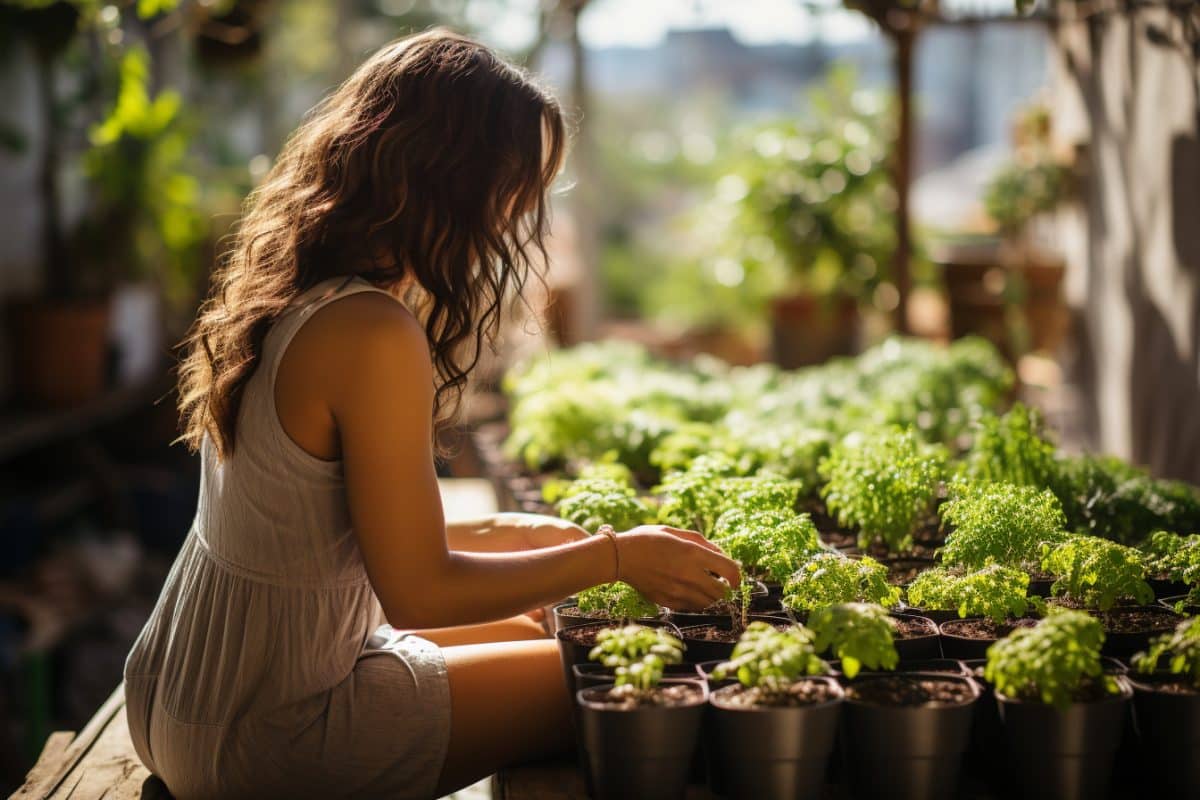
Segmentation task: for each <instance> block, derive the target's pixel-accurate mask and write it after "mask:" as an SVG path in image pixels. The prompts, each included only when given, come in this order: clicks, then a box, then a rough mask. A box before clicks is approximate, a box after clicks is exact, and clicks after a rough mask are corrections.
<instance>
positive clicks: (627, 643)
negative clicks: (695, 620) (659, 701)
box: [588, 625, 683, 692]
mask: <svg viewBox="0 0 1200 800" xmlns="http://www.w3.org/2000/svg"><path fill="white" fill-rule="evenodd" d="M588 659H589V660H591V661H598V662H600V663H601V664H603V665H604V666H606V667H608V668H609V669H612V670H613V673H614V674H615V676H616V680H615V681H614V684H615V685H616V686H628V687H629V691H633V692H648V691H650V690H651V689H653V688H654V687H656V686H658V684H659V682H661V681H662V676H663V668H664V667H665V666H666V665H667V664H678V663H680V662H681V661H683V642H681V641H679V640H678V639H676V638H675V637H674V636H672V635H671V634H669V633H667V632H666V631H664V630H663V629H661V628H647V627H645V626H644V625H626V626H624V627H621V628H604V629H602V630H601V631H599V632H598V633H597V634H596V646H595V647H593V648H592V650H591V652H590V653H588Z"/></svg>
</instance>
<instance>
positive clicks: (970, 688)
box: [574, 604, 1200, 800]
mask: <svg viewBox="0 0 1200 800" xmlns="http://www.w3.org/2000/svg"><path fill="white" fill-rule="evenodd" d="M894 630H895V628H894V624H893V622H892V621H891V619H890V618H889V616H888V614H887V612H886V610H885V609H883V608H882V607H880V606H877V605H870V604H839V605H834V606H825V607H822V608H820V609H817V610H815V611H814V612H813V613H812V614H811V615H810V618H809V620H808V622H807V623H806V624H798V623H797V624H790V625H786V626H780V625H776V624H772V623H769V622H766V621H760V622H751V623H750V624H749V625H748V626H747V627H746V629H745V631H744V632H743V633H742V635H741V637H740V638H739V641H738V642H737V645H736V647H735V648H734V649H733V651H732V653H731V655H730V658H728V659H727V660H724V661H720V662H709V663H707V664H702V665H700V667H699V669H698V671H693V670H689V669H688V668H687V667H684V666H681V665H682V663H683V661H684V653H685V645H684V643H683V642H682V641H681V640H680V639H679V638H678V637H677V636H676V635H675V634H674V632H671V631H669V630H668V629H665V628H661V627H660V628H652V627H646V626H639V625H629V626H616V627H604V628H601V629H600V630H599V631H598V632H597V633H596V634H595V637H594V638H595V644H594V645H593V646H592V647H591V648H590V649H589V651H588V658H589V659H590V660H591V662H593V663H592V664H590V665H586V666H581V665H575V666H574V670H575V674H576V675H578V676H580V677H581V678H583V679H585V680H586V685H581V686H580V687H579V688H578V689H577V690H576V691H575V700H576V704H577V709H578V715H579V716H578V722H579V725H580V746H581V752H582V755H583V757H584V758H583V763H584V764H585V766H586V770H587V774H588V779H589V785H590V787H591V790H592V792H593V794H594V796H596V797H598V798H601V800H607V798H618V797H620V798H640V797H646V798H649V797H654V798H671V797H682V796H683V793H684V790H685V788H686V786H687V784H688V783H689V781H693V782H694V781H695V780H697V779H699V778H701V776H706V778H707V781H708V783H709V785H710V787H711V788H712V789H713V790H714V791H715V792H717V793H718V794H721V795H723V796H731V797H739V798H802V797H819V796H821V793H822V790H823V787H824V785H825V784H826V782H827V780H828V777H829V775H830V772H829V769H830V766H831V759H832V758H833V757H834V756H835V753H836V754H837V756H838V757H839V758H840V761H841V763H840V765H834V769H835V773H836V771H837V769H839V768H840V769H841V772H840V773H836V774H839V775H840V776H841V777H842V778H844V780H845V781H846V782H847V783H848V784H849V786H850V789H851V791H852V792H853V794H854V796H857V797H880V798H882V797H887V798H896V797H914V798H915V797H922V798H927V797H954V796H956V795H955V792H956V791H957V787H958V785H959V778H960V772H961V770H962V766H963V763H964V756H965V755H967V754H968V750H971V756H972V757H978V756H980V755H983V756H986V758H984V759H982V760H979V759H977V758H976V761H974V762H972V761H971V760H970V759H968V765H971V764H972V763H974V764H975V765H978V764H979V763H983V764H985V767H984V769H983V771H982V772H981V773H980V774H981V775H982V776H983V777H986V778H987V779H989V780H990V781H991V782H992V784H993V786H995V787H996V788H1004V789H1006V790H1008V791H1010V792H1012V793H1014V794H1015V796H1020V797H1046V798H1103V797H1106V796H1108V793H1109V790H1110V784H1111V779H1112V775H1113V764H1114V760H1115V758H1116V756H1117V753H1118V750H1119V748H1120V747H1121V745H1122V737H1125V738H1126V739H1128V740H1129V741H1128V742H1127V744H1129V745H1132V747H1131V750H1130V752H1132V753H1133V754H1134V758H1138V759H1140V762H1139V763H1141V764H1143V766H1145V767H1146V768H1147V769H1148V770H1149V771H1150V773H1151V774H1150V775H1148V776H1146V777H1148V778H1149V779H1151V780H1153V781H1155V782H1158V783H1159V784H1160V785H1161V786H1162V787H1163V788H1165V789H1168V790H1170V791H1172V792H1176V793H1175V794H1171V795H1169V796H1179V797H1184V796H1195V793H1196V792H1197V791H1200V770H1198V769H1197V768H1196V767H1195V764H1196V763H1197V762H1196V759H1195V758H1194V756H1195V755H1196V754H1197V753H1196V750H1197V748H1198V747H1200V733H1198V730H1197V728H1196V725H1197V724H1200V624H1197V623H1194V622H1193V620H1191V619H1188V620H1185V621H1184V622H1182V623H1180V624H1179V626H1178V627H1177V628H1176V629H1175V630H1173V631H1171V632H1169V633H1167V634H1165V635H1163V636H1161V637H1159V638H1157V639H1156V640H1155V641H1154V642H1153V643H1152V644H1151V646H1150V647H1149V648H1148V650H1147V651H1146V652H1144V653H1140V654H1139V655H1137V656H1136V657H1135V658H1134V659H1133V665H1134V669H1135V673H1134V674H1132V675H1130V676H1128V677H1127V676H1126V675H1125V674H1124V672H1125V671H1124V666H1123V665H1120V664H1117V663H1115V662H1108V663H1106V661H1105V659H1103V658H1102V656H1101V649H1102V644H1103V641H1104V632H1103V629H1102V628H1101V626H1100V625H1099V623H1098V621H1097V620H1096V619H1095V618H1094V617H1092V616H1090V615H1088V614H1084V613H1082V612H1079V611H1074V610H1070V609H1056V610H1054V611H1052V612H1051V613H1050V614H1049V615H1047V616H1046V617H1045V618H1044V619H1043V620H1041V621H1040V622H1038V623H1037V624H1036V625H1035V626H1033V627H1029V628H1020V629H1017V630H1014V631H1013V632H1012V633H1011V634H1010V635H1009V636H1007V637H1005V638H1004V639H1002V640H1000V641H999V642H997V643H996V644H994V645H993V646H992V647H991V648H990V649H989V651H988V654H987V658H986V660H985V661H982V662H980V663H979V666H978V667H976V668H975V669H973V670H972V669H970V668H969V667H968V666H966V665H965V664H964V663H963V662H948V663H947V664H928V665H924V664H923V665H917V666H918V667H921V668H919V669H913V668H912V667H911V666H910V667H905V666H904V664H903V662H901V661H900V659H899V656H898V653H897V651H896V648H895V646H894V639H893V634H894ZM823 656H834V657H836V660H831V661H827V660H825V658H823ZM1163 662H1166V668H1165V669H1164V668H1162V664H1163ZM1131 712H1132V713H1131ZM1131 723H1132V724H1131ZM1127 728H1128V729H1129V730H1128V731H1127ZM1130 731H1132V733H1130ZM700 752H702V753H703V759H702V761H698V760H697V754H698V753H700ZM988 768H990V771H989V769H988Z"/></svg>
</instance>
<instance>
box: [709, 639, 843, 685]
mask: <svg viewBox="0 0 1200 800" xmlns="http://www.w3.org/2000/svg"><path fill="white" fill-rule="evenodd" d="M813 638H814V637H813V634H812V632H811V631H809V630H808V629H807V628H805V627H804V626H802V625H793V626H791V627H789V628H787V629H786V630H777V629H776V628H775V627H774V626H772V625H770V624H768V623H766V622H751V623H750V624H749V625H748V626H747V627H746V630H745V632H744V633H743V634H742V636H741V638H740V639H738V643H737V645H736V646H735V647H734V648H733V656H732V657H731V658H730V659H729V660H728V661H726V662H724V663H722V664H719V665H717V668H716V669H715V670H713V677H714V678H715V679H717V680H724V679H725V678H726V677H727V676H729V675H736V676H737V679H738V682H739V683H741V684H742V686H745V687H747V688H753V689H759V690H760V691H762V692H765V693H767V694H775V693H781V692H785V691H787V688H788V687H789V686H791V685H792V684H793V683H795V682H796V680H797V679H799V678H801V677H803V676H805V675H822V674H824V673H825V672H827V671H828V665H827V664H826V663H825V662H824V661H822V660H821V659H820V658H818V657H817V651H816V649H815V647H814V645H813Z"/></svg>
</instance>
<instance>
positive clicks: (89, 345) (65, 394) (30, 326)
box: [8, 297, 109, 408]
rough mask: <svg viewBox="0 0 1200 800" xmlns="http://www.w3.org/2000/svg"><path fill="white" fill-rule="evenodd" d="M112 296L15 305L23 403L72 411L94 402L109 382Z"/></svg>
mask: <svg viewBox="0 0 1200 800" xmlns="http://www.w3.org/2000/svg"><path fill="white" fill-rule="evenodd" d="M108 332H109V301H108V298H107V297H105V298H102V299H88V300H38V301H31V302H21V303H14V304H13V305H11V306H10V307H9V330H8V335H9V348H10V353H11V355H10V363H11V364H12V370H13V387H14V389H15V393H16V398H17V401H18V402H19V403H20V404H21V405H24V406H29V407H33V408H69V407H72V406H78V405H82V404H84V403H86V402H88V401H89V400H92V399H94V398H95V397H96V396H97V395H99V394H100V393H101V392H102V391H104V388H105V385H106V383H107V379H108V352H109V343H108Z"/></svg>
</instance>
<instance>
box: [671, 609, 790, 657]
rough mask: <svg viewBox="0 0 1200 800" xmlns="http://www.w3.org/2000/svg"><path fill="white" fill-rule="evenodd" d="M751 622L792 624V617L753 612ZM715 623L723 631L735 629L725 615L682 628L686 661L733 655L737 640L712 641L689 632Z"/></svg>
mask: <svg viewBox="0 0 1200 800" xmlns="http://www.w3.org/2000/svg"><path fill="white" fill-rule="evenodd" d="M749 619H750V621H751V622H769V623H771V624H772V625H785V626H786V625H791V624H793V623H792V621H791V620H790V619H788V618H787V617H784V616H777V615H772V614H751V615H750V617H749ZM709 625H713V626H715V627H717V628H719V629H721V630H723V631H728V630H732V629H733V620H732V619H730V618H729V617H724V618H723V619H720V620H715V621H713V622H709V623H706V624H705V625H693V626H690V627H687V628H680V629H679V635H680V638H681V639H683V644H684V647H685V649H684V651H683V658H684V660H685V661H687V662H689V663H692V664H698V663H700V662H702V661H727V660H729V658H730V656H732V655H733V648H734V647H735V646H736V645H737V643H736V642H711V641H708V640H706V639H695V638H691V636H690V635H689V634H694V633H695V632H696V631H697V630H698V629H699V628H703V627H708V626H709Z"/></svg>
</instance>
